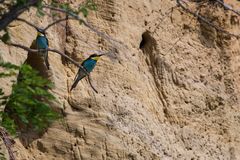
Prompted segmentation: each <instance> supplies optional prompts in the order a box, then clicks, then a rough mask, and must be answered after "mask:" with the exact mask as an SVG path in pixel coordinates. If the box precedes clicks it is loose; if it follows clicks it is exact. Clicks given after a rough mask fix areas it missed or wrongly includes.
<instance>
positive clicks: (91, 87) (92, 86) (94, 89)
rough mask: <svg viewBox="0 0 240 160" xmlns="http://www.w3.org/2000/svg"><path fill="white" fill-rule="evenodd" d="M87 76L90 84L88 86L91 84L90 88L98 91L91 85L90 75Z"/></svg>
mask: <svg viewBox="0 0 240 160" xmlns="http://www.w3.org/2000/svg"><path fill="white" fill-rule="evenodd" d="M87 77H88V82H89V84H90V86H91V88H92V89H93V90H94V91H95V92H96V93H98V91H97V90H96V89H95V88H94V86H93V85H92V82H91V77H90V75H88V76H87Z"/></svg>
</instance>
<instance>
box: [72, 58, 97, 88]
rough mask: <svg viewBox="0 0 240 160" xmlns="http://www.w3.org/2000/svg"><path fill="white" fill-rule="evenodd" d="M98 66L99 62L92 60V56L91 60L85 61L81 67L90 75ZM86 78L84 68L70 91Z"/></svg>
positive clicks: (80, 69) (79, 72)
mask: <svg viewBox="0 0 240 160" xmlns="http://www.w3.org/2000/svg"><path fill="white" fill-rule="evenodd" d="M96 64H97V61H96V60H94V59H92V58H91V56H90V57H89V58H87V59H86V60H84V61H83V62H82V64H81V65H82V67H83V68H84V69H85V70H86V71H87V72H88V73H90V72H92V70H93V69H94V67H95V66H96ZM86 76H87V74H86V73H85V71H84V70H83V69H82V68H79V70H78V73H77V75H76V77H75V79H74V83H73V85H72V87H71V89H70V91H71V90H72V89H73V88H75V87H76V86H77V84H78V82H79V81H80V80H81V79H83V78H84V77H86Z"/></svg>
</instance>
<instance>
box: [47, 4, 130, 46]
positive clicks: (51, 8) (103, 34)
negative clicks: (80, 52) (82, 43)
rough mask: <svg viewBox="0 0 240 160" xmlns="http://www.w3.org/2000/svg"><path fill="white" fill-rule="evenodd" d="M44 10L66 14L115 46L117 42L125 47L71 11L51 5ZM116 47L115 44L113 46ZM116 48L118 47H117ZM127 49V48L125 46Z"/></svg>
mask: <svg viewBox="0 0 240 160" xmlns="http://www.w3.org/2000/svg"><path fill="white" fill-rule="evenodd" d="M43 8H47V9H50V10H54V11H57V12H61V13H66V14H68V15H69V16H71V17H73V18H74V19H76V20H78V21H80V22H81V23H82V24H83V25H85V26H86V27H87V28H89V29H90V30H91V31H93V32H94V33H96V34H97V35H99V36H100V37H102V38H104V39H106V40H108V41H109V42H110V43H111V44H113V43H112V42H117V43H119V44H121V45H124V44H123V43H122V42H119V41H117V40H115V39H113V38H112V37H110V36H108V35H107V34H105V33H103V32H100V31H98V30H97V29H96V28H94V27H93V26H91V25H90V24H89V23H87V22H86V21H85V20H83V19H82V18H80V17H79V16H78V15H77V14H75V13H73V12H71V11H69V10H65V9H62V8H57V7H53V6H49V5H44V6H43ZM113 45H114V44H113ZM115 46H116V45H115ZM125 47H126V46H125Z"/></svg>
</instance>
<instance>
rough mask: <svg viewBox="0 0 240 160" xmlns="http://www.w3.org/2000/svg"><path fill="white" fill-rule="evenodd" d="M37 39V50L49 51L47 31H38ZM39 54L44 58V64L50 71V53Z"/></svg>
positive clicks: (41, 52)
mask: <svg viewBox="0 0 240 160" xmlns="http://www.w3.org/2000/svg"><path fill="white" fill-rule="evenodd" d="M37 32H38V33H37V38H36V45H37V49H38V50H40V49H43V50H44V49H48V46H49V44H48V39H47V37H46V34H45V31H44V30H42V29H37ZM39 53H40V54H41V55H42V56H43V58H44V62H45V64H46V66H47V69H49V62H48V51H47V50H46V51H39Z"/></svg>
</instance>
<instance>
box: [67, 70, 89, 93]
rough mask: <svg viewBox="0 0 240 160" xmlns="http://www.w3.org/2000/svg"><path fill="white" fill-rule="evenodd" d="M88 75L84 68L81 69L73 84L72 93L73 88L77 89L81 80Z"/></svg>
mask: <svg viewBox="0 0 240 160" xmlns="http://www.w3.org/2000/svg"><path fill="white" fill-rule="evenodd" d="M86 75H87V74H86V73H85V72H84V70H83V69H82V68H79V70H78V73H77V75H76V76H75V78H74V82H73V85H72V87H71V89H70V91H71V90H72V89H73V88H75V87H76V86H77V84H78V82H79V81H80V80H81V79H83V78H84V77H86Z"/></svg>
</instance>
